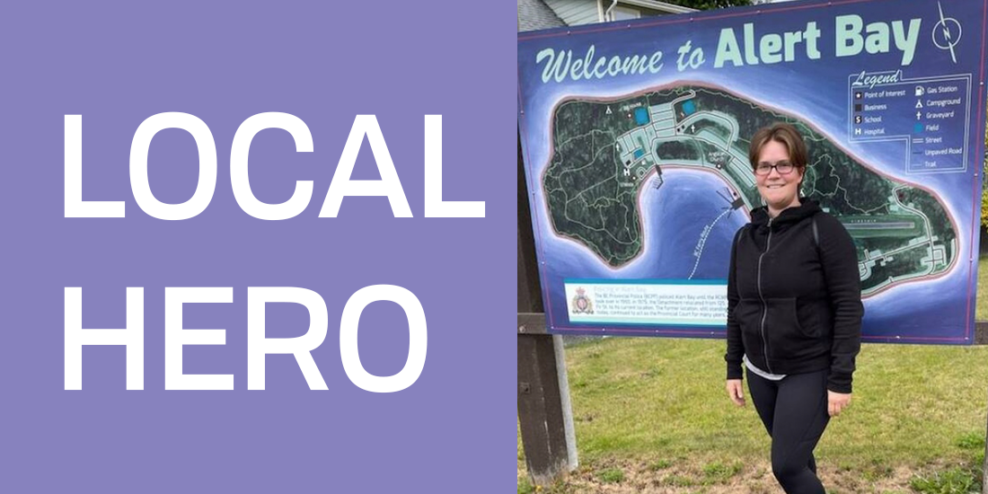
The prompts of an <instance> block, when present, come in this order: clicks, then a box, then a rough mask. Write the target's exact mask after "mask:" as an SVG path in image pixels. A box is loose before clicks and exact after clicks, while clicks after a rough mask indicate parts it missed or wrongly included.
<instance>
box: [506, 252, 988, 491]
mask: <svg viewBox="0 0 988 494" xmlns="http://www.w3.org/2000/svg"><path fill="white" fill-rule="evenodd" d="M979 269H980V272H981V273H982V276H981V277H980V279H979V290H978V295H979V296H978V309H977V310H978V316H977V317H978V319H979V320H988V286H985V285H988V279H986V278H988V276H985V275H988V262H986V261H985V260H982V261H981V263H980V266H979ZM724 345H725V343H724V341H723V340H686V339H667V338H607V339H604V340H598V341H593V342H590V343H585V344H580V345H576V346H572V347H569V348H567V349H566V355H567V356H566V361H567V367H568V377H569V385H570V393H571V397H572V405H573V416H574V425H575V428H576V437H577V449H578V451H579V456H580V468H579V469H578V470H576V471H575V472H573V473H572V474H570V475H569V476H568V477H567V478H566V479H565V480H563V481H561V482H558V483H557V484H556V485H553V486H549V487H547V488H545V489H542V488H538V489H536V488H534V487H533V486H531V484H530V483H529V481H528V477H527V473H526V472H525V461H524V454H523V451H522V446H521V437H520V436H519V439H518V441H519V445H518V476H519V477H518V478H519V487H518V490H519V492H534V491H536V490H538V491H540V492H559V493H562V492H567V493H569V492H573V493H578V492H588V493H589V492H594V493H596V492H604V493H632V492H634V493H638V492H655V493H661V492H670V493H672V492H683V493H686V492H696V493H700V492H706V493H743V492H757V493H763V492H764V493H769V492H772V493H774V492H782V491H781V490H780V489H778V488H777V487H776V486H775V482H774V478H773V477H772V474H771V467H770V464H769V461H768V451H769V438H768V435H767V434H766V432H765V429H764V427H763V426H762V424H761V422H760V421H759V420H758V417H757V416H756V414H755V410H754V407H753V405H752V404H751V403H750V400H749V403H748V405H747V406H746V407H744V408H737V407H735V406H734V405H732V404H731V403H730V402H729V400H728V398H727V396H726V393H725V392H724V372H725V371H724V361H723V355H724ZM854 385H855V390H854V398H853V402H852V407H851V408H850V409H849V410H847V411H846V412H845V413H844V414H842V415H841V416H840V417H838V418H836V419H834V420H832V421H831V423H830V426H829V427H828V428H827V431H826V433H825V434H824V436H823V439H822V440H821V442H820V444H819V446H818V447H817V449H816V454H817V460H818V464H819V470H820V474H821V477H822V478H823V480H824V482H825V484H826V486H827V488H828V492H831V493H834V492H845V493H848V492H876V493H891V492H931V493H932V492H936V493H955V492H956V493H967V492H980V465H981V462H982V461H983V458H984V437H985V423H986V412H988V346H976V347H950V346H925V345H923V346H921V345H880V344H865V345H863V347H862V350H861V354H860V356H859V357H858V371H857V372H856V373H855V380H854ZM746 391H747V389H746Z"/></svg>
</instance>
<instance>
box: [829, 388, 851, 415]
mask: <svg viewBox="0 0 988 494" xmlns="http://www.w3.org/2000/svg"><path fill="white" fill-rule="evenodd" d="M850 404H851V393H847V394H844V393H837V392H834V391H830V390H829V389H828V390H827V412H828V413H830V416H831V417H836V416H838V415H840V412H841V410H843V409H845V408H847V407H848V405H850Z"/></svg>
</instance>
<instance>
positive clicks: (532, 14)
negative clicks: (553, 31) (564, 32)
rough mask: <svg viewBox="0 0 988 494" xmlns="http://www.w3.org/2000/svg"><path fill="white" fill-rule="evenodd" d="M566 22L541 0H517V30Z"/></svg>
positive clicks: (559, 25) (559, 24)
mask: <svg viewBox="0 0 988 494" xmlns="http://www.w3.org/2000/svg"><path fill="white" fill-rule="evenodd" d="M565 25H566V24H565V23H564V22H563V20H562V19H560V18H559V16H557V15H556V13H555V12H553V11H552V9H550V8H549V6H548V5H546V4H545V2H544V1H543V0H518V32H522V31H536V30H539V29H550V28H554V27H563V26H565Z"/></svg>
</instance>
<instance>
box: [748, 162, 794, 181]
mask: <svg viewBox="0 0 988 494" xmlns="http://www.w3.org/2000/svg"><path fill="white" fill-rule="evenodd" d="M772 168H775V171H777V172H779V175H788V174H790V173H792V170H793V168H795V167H794V166H793V165H792V163H790V162H788V161H780V162H778V163H776V164H774V165H770V164H768V163H759V164H758V166H756V167H755V174H757V175H761V176H763V177H764V176H766V175H768V174H769V173H772Z"/></svg>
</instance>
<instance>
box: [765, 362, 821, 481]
mask: <svg viewBox="0 0 988 494" xmlns="http://www.w3.org/2000/svg"><path fill="white" fill-rule="evenodd" d="M747 374H748V390H749V391H750V393H751V401H752V402H754V404H755V410H757V411H758V416H759V417H761V419H762V423H764V424H765V428H766V429H767V430H768V435H769V436H771V437H772V473H773V474H775V478H776V479H778V481H779V484H781V485H782V488H783V489H785V491H786V492H787V493H799V494H816V493H825V492H826V491H825V490H824V489H823V484H821V483H820V479H819V478H817V476H816V460H814V458H813V448H815V447H816V444H817V442H818V441H819V440H820V436H822V435H823V431H824V429H826V428H827V423H828V422H830V415H829V414H828V413H827V375H828V372H827V370H822V371H817V372H810V373H807V374H793V375H789V376H786V377H785V378H783V379H782V380H781V381H770V380H768V379H765V378H764V377H761V376H759V375H757V374H755V373H754V372H748V373H747Z"/></svg>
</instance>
